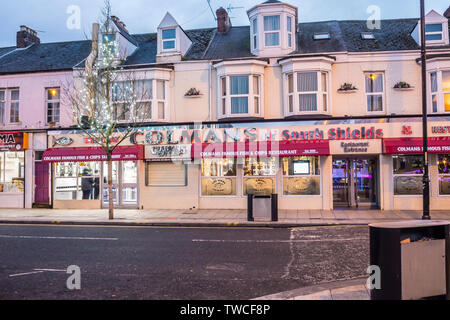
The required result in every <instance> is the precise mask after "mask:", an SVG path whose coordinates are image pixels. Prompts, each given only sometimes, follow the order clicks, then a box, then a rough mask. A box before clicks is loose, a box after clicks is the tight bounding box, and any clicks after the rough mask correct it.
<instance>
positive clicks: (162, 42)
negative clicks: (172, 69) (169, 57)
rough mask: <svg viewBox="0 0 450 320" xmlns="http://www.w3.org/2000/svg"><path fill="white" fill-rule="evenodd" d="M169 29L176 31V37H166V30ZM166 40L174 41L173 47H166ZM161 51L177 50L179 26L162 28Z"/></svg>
mask: <svg viewBox="0 0 450 320" xmlns="http://www.w3.org/2000/svg"><path fill="white" fill-rule="evenodd" d="M168 30H173V31H174V32H175V38H167V39H164V31H168ZM166 42H173V44H174V46H173V48H169V49H165V48H164V44H165V43H166ZM161 51H162V52H168V51H177V28H174V27H170V28H164V29H161Z"/></svg>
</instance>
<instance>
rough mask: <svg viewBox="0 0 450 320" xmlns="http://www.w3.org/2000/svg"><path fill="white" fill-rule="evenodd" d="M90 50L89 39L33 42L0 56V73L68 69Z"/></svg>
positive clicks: (83, 57)
mask: <svg viewBox="0 0 450 320" xmlns="http://www.w3.org/2000/svg"><path fill="white" fill-rule="evenodd" d="M90 51H91V41H73V42H57V43H45V44H33V45H31V46H30V47H28V48H26V49H23V50H15V51H14V52H11V53H10V54H8V55H6V56H4V57H3V58H0V74H7V73H27V72H45V71H60V70H70V69H72V68H73V67H74V66H75V65H76V64H78V63H79V62H80V61H82V60H83V59H85V58H86V57H87V56H88V55H89V53H90Z"/></svg>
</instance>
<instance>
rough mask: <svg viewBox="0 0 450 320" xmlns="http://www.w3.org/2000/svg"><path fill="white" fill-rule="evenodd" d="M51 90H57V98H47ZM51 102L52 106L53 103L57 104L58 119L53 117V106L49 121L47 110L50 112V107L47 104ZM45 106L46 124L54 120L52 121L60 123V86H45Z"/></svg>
mask: <svg viewBox="0 0 450 320" xmlns="http://www.w3.org/2000/svg"><path fill="white" fill-rule="evenodd" d="M51 90H58V99H52V100H49V93H50V91H51ZM50 104H52V106H54V104H57V105H58V112H57V113H58V119H57V120H58V121H56V119H55V117H56V116H55V108H54V107H53V108H52V116H51V120H52V121H49V119H50V118H49V112H50V108H49V105H50ZM45 106H46V108H45V109H46V124H47V125H49V124H50V123H52V122H54V123H60V122H61V88H60V87H49V88H45Z"/></svg>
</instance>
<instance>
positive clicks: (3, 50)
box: [0, 47, 16, 58]
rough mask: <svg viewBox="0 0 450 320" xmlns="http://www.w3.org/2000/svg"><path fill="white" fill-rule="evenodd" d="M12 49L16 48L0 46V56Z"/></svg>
mask: <svg viewBox="0 0 450 320" xmlns="http://www.w3.org/2000/svg"><path fill="white" fill-rule="evenodd" d="M14 50H16V47H8V48H0V58H1V57H3V56H4V55H5V54H8V53H10V52H12V51H14Z"/></svg>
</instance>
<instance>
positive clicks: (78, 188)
mask: <svg viewBox="0 0 450 320" xmlns="http://www.w3.org/2000/svg"><path fill="white" fill-rule="evenodd" d="M65 138H66V140H63V141H65V146H66V147H64V145H60V147H59V148H56V145H55V148H52V149H48V150H47V151H46V152H45V153H44V155H43V157H42V161H43V162H44V163H51V164H52V176H53V196H52V198H53V208H55V209H100V208H107V207H108V205H109V192H108V189H109V186H108V163H107V156H106V152H105V151H104V149H103V148H101V147H95V146H94V147H81V146H80V147H77V146H75V145H80V144H81V145H83V144H84V143H85V142H86V141H88V140H86V139H85V138H82V135H81V134H80V135H77V136H73V137H69V136H66V137H65ZM59 139H61V138H59ZM69 141H70V143H69ZM76 141H78V143H76ZM80 141H81V142H80ZM60 143H61V142H60ZM88 143H89V142H88ZM69 145H70V147H67V146H69ZM143 159H144V152H143V147H142V146H119V147H117V148H116V149H115V150H114V152H113V155H112V160H113V163H112V182H113V199H114V203H115V206H116V207H117V208H132V209H137V208H139V187H138V186H139V181H138V178H139V171H138V169H139V164H140V161H141V160H143Z"/></svg>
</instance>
